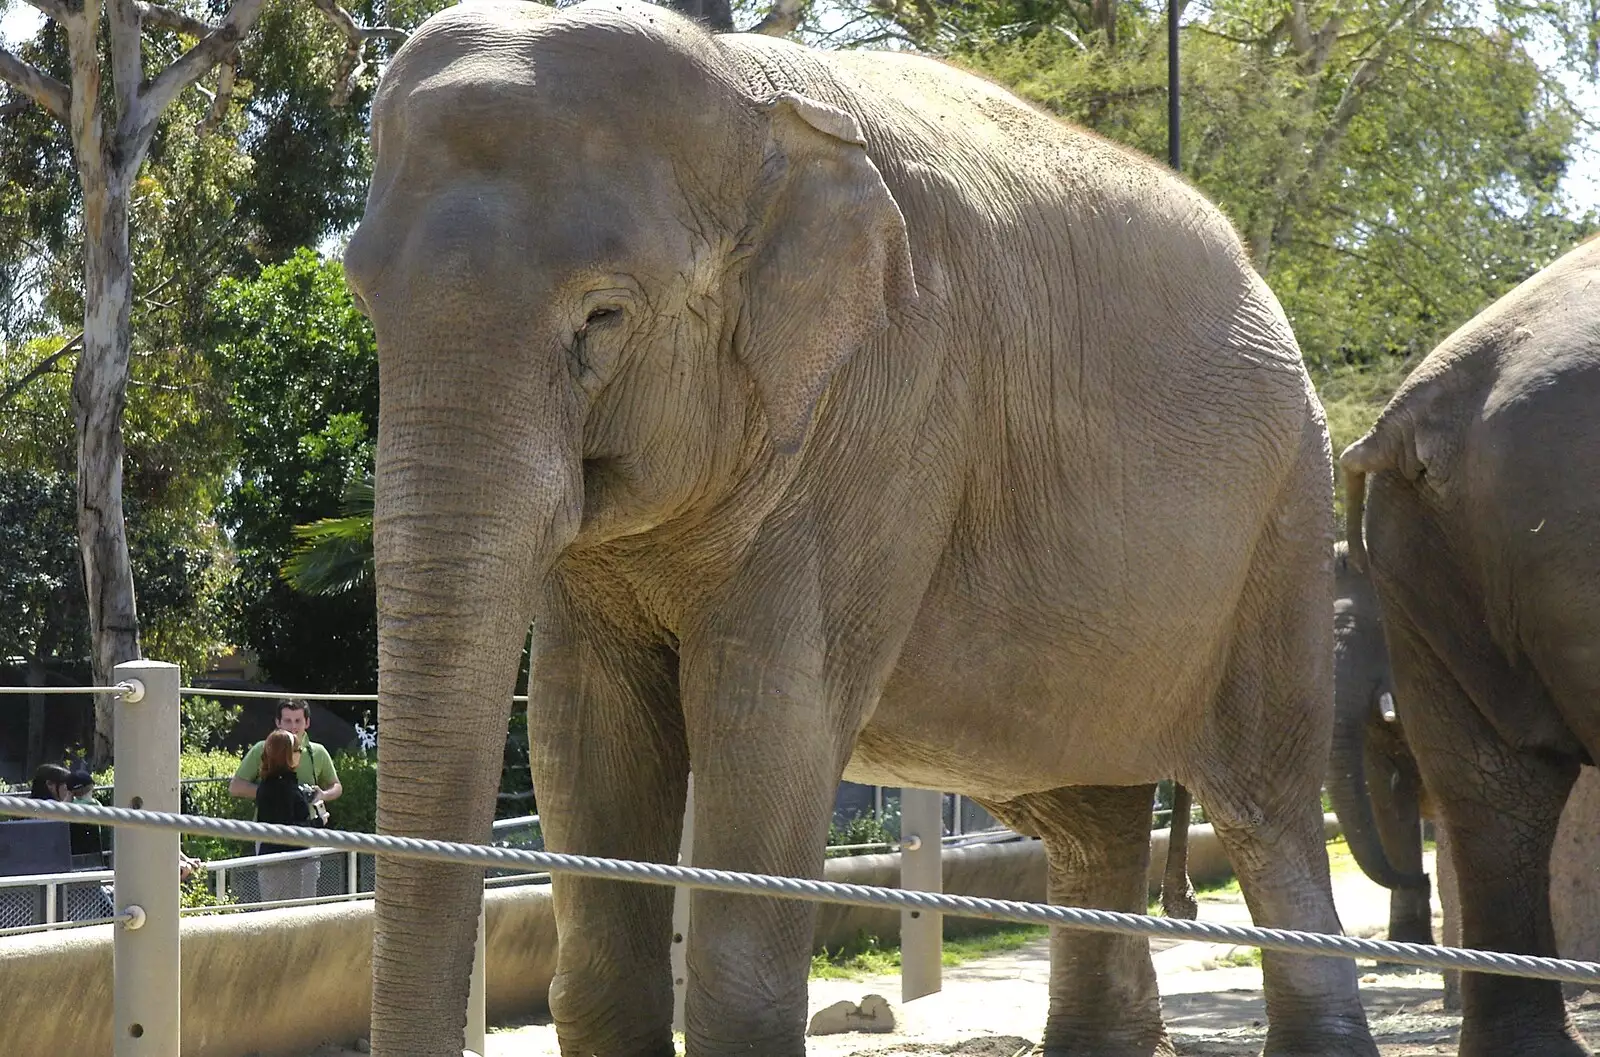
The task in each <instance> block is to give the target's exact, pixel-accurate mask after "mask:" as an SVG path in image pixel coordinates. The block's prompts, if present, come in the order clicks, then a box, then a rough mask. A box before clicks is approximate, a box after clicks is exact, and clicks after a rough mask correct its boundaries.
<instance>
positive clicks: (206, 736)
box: [180, 696, 244, 753]
mask: <svg viewBox="0 0 1600 1057" xmlns="http://www.w3.org/2000/svg"><path fill="white" fill-rule="evenodd" d="M180 707H181V708H182V711H183V715H182V724H183V726H182V739H183V751H184V752H185V753H212V752H218V751H220V750H221V749H222V743H223V739H224V738H226V737H227V736H228V735H229V734H231V733H232V732H233V728H234V725H235V724H236V723H238V722H239V714H240V713H241V712H243V711H244V708H243V706H242V705H230V704H228V703H227V702H226V701H223V700H220V699H218V698H211V697H195V696H189V697H185V698H184V699H183V701H182V704H181V705H180Z"/></svg>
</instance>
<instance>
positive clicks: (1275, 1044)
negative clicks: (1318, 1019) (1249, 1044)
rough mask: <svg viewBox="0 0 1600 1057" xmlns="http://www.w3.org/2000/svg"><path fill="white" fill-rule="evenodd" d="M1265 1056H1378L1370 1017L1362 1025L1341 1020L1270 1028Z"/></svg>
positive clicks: (1263, 1052)
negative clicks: (1317, 1024) (1322, 1025)
mask: <svg viewBox="0 0 1600 1057" xmlns="http://www.w3.org/2000/svg"><path fill="white" fill-rule="evenodd" d="M1261 1054H1262V1057H1378V1046H1377V1044H1376V1043H1374V1042H1373V1041H1372V1034H1371V1032H1369V1031H1368V1030H1367V1024H1366V1020H1365V1019H1363V1020H1362V1021H1361V1022H1360V1023H1359V1024H1357V1023H1351V1022H1350V1021H1347V1020H1340V1021H1338V1022H1337V1023H1334V1024H1331V1025H1328V1026H1327V1027H1323V1028H1318V1027H1314V1026H1307V1025H1300V1026H1297V1027H1295V1028H1294V1029H1290V1030H1286V1029H1283V1028H1281V1027H1277V1026H1270V1027H1269V1028H1268V1029H1267V1041H1266V1045H1265V1046H1263V1047H1262V1050H1261Z"/></svg>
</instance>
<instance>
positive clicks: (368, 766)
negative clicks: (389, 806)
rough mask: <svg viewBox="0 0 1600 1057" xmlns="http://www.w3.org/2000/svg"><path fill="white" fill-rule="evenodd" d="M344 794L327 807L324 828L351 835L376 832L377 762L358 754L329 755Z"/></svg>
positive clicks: (341, 753) (340, 753) (363, 754)
mask: <svg viewBox="0 0 1600 1057" xmlns="http://www.w3.org/2000/svg"><path fill="white" fill-rule="evenodd" d="M333 769H334V770H336V771H338V772H339V783H340V784H341V785H343V786H344V793H343V794H342V795H341V796H340V797H339V799H337V800H335V801H334V802H333V803H331V804H329V805H328V825H329V827H330V828H332V829H343V830H349V831H351V832H355V833H376V832H378V761H377V760H374V759H371V758H369V757H368V756H367V755H366V754H365V753H361V752H339V753H334V754H333Z"/></svg>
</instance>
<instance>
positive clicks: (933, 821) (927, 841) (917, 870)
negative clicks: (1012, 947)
mask: <svg viewBox="0 0 1600 1057" xmlns="http://www.w3.org/2000/svg"><path fill="white" fill-rule="evenodd" d="M943 834H944V794H943V793H939V792H936V791H934V790H931V789H901V790H900V887H901V888H909V889H915V890H917V891H922V892H940V891H943V890H944V868H943V865H942V864H941V863H940V861H939V853H940V851H941V850H942V849H943V847H944V841H943V840H942V839H941V838H942V837H943ZM943 954H944V915H943V914H940V913H938V912H937V911H932V910H902V911H901V912H900V1000H901V1001H902V1002H909V1001H911V1000H912V999H914V998H921V997H922V996H923V995H931V994H933V993H934V992H936V991H938V990H939V989H940V986H941V983H940V977H941V975H942V966H941V958H942V956H943Z"/></svg>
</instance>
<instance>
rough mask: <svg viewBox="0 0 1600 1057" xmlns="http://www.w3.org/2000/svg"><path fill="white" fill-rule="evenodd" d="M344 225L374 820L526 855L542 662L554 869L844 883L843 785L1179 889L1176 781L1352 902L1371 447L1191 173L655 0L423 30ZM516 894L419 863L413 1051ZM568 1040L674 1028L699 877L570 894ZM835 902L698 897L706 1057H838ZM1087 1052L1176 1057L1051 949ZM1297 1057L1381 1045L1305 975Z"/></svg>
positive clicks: (1334, 965) (1145, 970) (411, 961)
mask: <svg viewBox="0 0 1600 1057" xmlns="http://www.w3.org/2000/svg"><path fill="white" fill-rule="evenodd" d="M373 149H374V171H373V178H372V187H371V191H370V194H369V197H368V201H367V208H366V213H365V216H364V218H363V220H362V222H361V225H360V228H359V229H358V230H357V232H356V233H355V235H354V236H353V238H352V240H351V242H350V245H349V248H348V251H347V253H346V258H345V260H346V267H347V271H348V275H349V279H350V283H351V286H352V289H353V291H354V292H355V296H356V297H357V299H358V301H359V303H360V304H361V305H362V306H363V307H364V310H365V311H366V312H367V314H368V315H369V316H370V317H371V319H372V321H373V324H374V327H375V330H376V334H377V340H378V349H379V370H380V386H381V394H382V404H381V408H382V410H381V415H380V422H379V430H378V452H377V502H376V510H375V517H374V531H375V538H374V544H375V550H376V560H377V572H376V580H377V586H378V607H379V627H380V632H379V670H380V676H379V693H380V702H379V721H380V723H381V724H382V728H383V732H384V733H383V745H384V757H383V769H382V772H381V775H380V785H379V799H378V813H379V825H380V827H381V828H382V830H384V831H385V832H389V833H404V834H412V835H417V836H426V837H439V838H451V839H467V840H484V839H486V838H487V837H488V836H489V825H490V819H491V813H492V804H493V792H494V787H495V780H496V775H497V774H498V758H499V752H500V743H501V739H502V736H503V734H504V731H505V724H506V719H507V712H508V707H509V701H510V694H511V690H512V685H513V681H514V679H515V676H516V672H517V663H518V653H519V647H520V646H521V644H522V643H523V641H524V638H525V636H526V635H527V632H528V628H529V624H530V621H532V622H533V625H534V629H535V631H534V638H535V641H534V649H533V656H534V663H533V672H532V677H531V684H532V685H531V687H530V694H531V698H532V703H531V704H530V707H529V710H528V715H529V733H530V742H531V746H532V750H531V759H532V769H533V776H534V786H535V788H537V789H538V791H539V807H540V813H541V815H542V817H543V820H544V832H545V836H546V840H547V842H548V844H549V847H551V848H552V849H556V850H561V851H571V852H584V853H589V854H596V855H608V856H618V857H623V858H629V859H642V860H653V861H669V860H671V859H672V858H673V857H674V855H675V853H676V850H677V845H678V834H679V828H680V814H681V811H682V808H683V804H684V799H685V787H686V781H687V778H688V774H689V771H690V770H691V768H692V770H693V772H694V783H695V785H694V788H695V797H694V810H695V818H694V832H695V847H694V855H695V861H696V863H697V865H702V866H706V867H717V868H727V869H737V870H750V871H756V872H761V873H769V874H786V875H795V876H802V877H807V876H811V877H814V876H820V874H821V871H822V866H823V844H824V838H825V834H826V830H827V825H828V818H829V812H830V805H831V802H832V797H833V792H834V789H835V787H836V785H837V783H838V782H839V781H840V779H841V777H845V778H848V779H850V780H853V781H858V782H865V783H873V784H884V785H897V786H911V787H926V788H934V789H947V790H956V791H959V792H962V793H965V794H968V795H971V796H973V797H974V798H976V799H978V800H979V801H980V802H982V803H984V804H985V805H986V806H988V807H989V808H990V810H991V811H993V812H994V813H995V814H996V815H997V816H998V817H1000V818H1002V819H1004V820H1006V821H1008V822H1011V823H1012V824H1013V825H1016V826H1018V827H1019V828H1024V829H1027V830H1029V831H1031V832H1035V833H1038V834H1040V835H1041V836H1042V837H1043V840H1044V842H1045V844H1046V851H1047V854H1048V857H1049V860H1050V884H1049V894H1050V898H1051V899H1052V900H1055V901H1058V902H1062V903H1071V904H1077V905H1082V906H1092V907H1104V908H1115V909H1119V910H1126V911H1142V910H1143V909H1144V907H1145V895H1146V868H1147V863H1148V859H1149V850H1148V849H1149V841H1148V830H1149V825H1150V803H1151V798H1152V793H1153V787H1154V783H1155V782H1156V781H1158V780H1160V779H1162V778H1164V777H1167V776H1172V777H1174V778H1176V779H1177V780H1179V781H1181V782H1182V783H1184V784H1185V785H1187V786H1189V787H1190V788H1191V789H1193V790H1194V792H1195V794H1196V795H1197V796H1198V797H1199V798H1200V799H1201V800H1202V801H1203V802H1204V803H1205V804H1206V806H1207V809H1208V813H1209V815H1210V817H1211V818H1212V820H1213V821H1214V823H1215V824H1216V826H1217V829H1218V832H1219V833H1220V834H1221V836H1222V839H1223V840H1224V841H1225V843H1226V845H1227V847H1228V849H1229V850H1230V853H1231V855H1232V857H1233V860H1234V862H1235V864H1236V866H1237V868H1238V870H1239V873H1240V877H1241V883H1242V886H1243V890H1244V893H1245V896H1246V898H1247V900H1248V902H1249V905H1250V909H1251V911H1252V913H1253V915H1254V917H1255V919H1256V920H1257V921H1259V922H1261V923H1262V924H1267V925H1273V926H1283V927H1289V928H1299V929H1314V930H1320V931H1331V932H1337V931H1339V920H1338V917H1337V915H1336V913H1335V911H1334V906H1333V901H1332V898H1331V894H1330V888H1329V881H1328V864H1327V857H1326V852H1325V850H1324V847H1323V841H1322V823H1321V816H1320V807H1319V802H1318V790H1319V787H1320V785H1321V780H1322V774H1323V770H1324V767H1325V762H1326V760H1327V754H1328V748H1329V743H1330V739H1331V737H1332V723H1333V716H1332V656H1333V643H1332V631H1331V627H1330V626H1329V622H1328V619H1327V605H1328V600H1329V598H1330V597H1331V592H1332V583H1331V570H1330V565H1331V555H1332V544H1333V524H1332V517H1331V502H1330V499H1331V497H1330V484H1331V463H1332V459H1331V454H1330V452H1329V447H1328V440H1327V433H1326V428H1325V425H1324V421H1323V418H1322V412H1321V408H1320V405H1319V404H1318V402H1317V400H1316V396H1315V393H1314V391H1313V389H1312V387H1311V384H1310V380H1309V378H1308V376H1307V374H1306V371H1305V368H1304V365H1303V364H1302V362H1301V359H1300V356H1299V352H1298V349H1297V347H1296V345H1295V341H1294V337H1293V334H1292V333H1291V331H1290V328H1289V325H1288V323H1287V321H1286V320H1285V318H1284V315H1283V313H1282V311H1281V309H1280V308H1279V306H1278V304H1277V302H1276V300H1275V299H1274V298H1273V296H1272V294H1271V293H1270V291H1268V289H1267V288H1266V286H1265V285H1264V284H1263V283H1262V282H1261V280H1260V279H1259V278H1258V277H1257V276H1256V274H1255V272H1254V271H1253V270H1252V268H1251V266H1250V263H1249V261H1248V260H1247V259H1246V256H1245V254H1244V252H1243V250H1242V248H1241V246H1240V243H1239V240H1238V239H1237V237H1236V236H1235V233H1234V232H1233V230H1232V229H1231V228H1230V227H1229V225H1228V223H1227V222H1226V220H1224V218H1223V217H1222V215H1221V214H1220V213H1219V212H1218V211H1217V210H1216V209H1215V208H1213V207H1212V206H1211V205H1210V204H1209V203H1208V202H1207V201H1206V200H1205V199H1204V198H1203V197H1202V196H1201V195H1200V194H1199V193H1197V192H1196V191H1194V190H1193V189H1191V188H1189V187H1188V186H1186V185H1185V184H1184V183H1183V182H1182V181H1181V180H1179V179H1177V178H1175V177H1173V176H1172V175H1170V174H1169V173H1167V172H1166V171H1165V170H1164V169H1162V168H1161V167H1159V166H1158V165H1156V164H1154V163H1152V162H1149V161H1148V160H1145V159H1142V158H1140V157H1137V156H1135V155H1133V154H1131V153H1129V152H1127V151H1124V150H1122V149H1120V148H1117V147H1114V146H1112V145H1111V144H1108V143H1105V142H1103V141H1101V140H1098V139H1095V138H1094V137H1091V136H1089V135H1086V134H1084V133H1081V132H1077V131H1075V130H1072V129H1070V128H1068V127H1065V126H1062V125H1060V124H1058V123H1056V122H1055V121H1053V120H1051V119H1050V118H1049V117H1047V116H1045V115H1043V114H1041V113H1039V112H1037V111H1035V110H1033V109H1030V108H1029V107H1027V106H1024V105H1022V104H1021V103H1019V102H1018V101H1017V100H1016V99H1014V98H1013V97H1011V96H1010V95H1008V94H1006V93H1005V92H1004V91H1002V90H1000V89H999V88H996V87H994V86H992V85H990V84H988V83H986V82H984V81H982V80H980V79H978V78H976V77H973V76H970V75H967V74H965V73H961V72H959V71H957V70H954V69H952V68H950V67H947V66H944V65H942V64H939V63H937V62H934V61H931V60H928V59H924V58H919V57H914V56H911V55H905V54H886V53H885V54H872V53H838V54H828V53H819V52H813V51H810V50H807V49H805V48H802V47H799V46H797V45H793V44H790V43H787V42H783V41H777V40H772V39H769V38H764V37H744V36H726V37H716V38H713V37H712V36H710V35H708V34H706V33H704V32H703V31H702V30H700V29H699V28H697V27H696V26H695V25H693V24H691V23H690V22H687V21H684V20H682V19H680V18H679V17H677V16H675V15H672V14H670V13H668V12H666V11H664V10H662V9H660V8H657V7H652V6H649V5H646V4H640V3H635V2H631V0H606V2H603V3H596V2H591V3H584V4H580V5H578V6H576V7H572V8H568V9H564V10H562V11H560V12H552V11H550V10H549V9H546V8H541V7H537V6H534V5H517V4H504V3H476V4H465V5H460V6H457V7H452V8H449V9H447V10H445V11H443V12H441V13H440V14H438V15H436V16H434V17H433V18H431V19H430V20H429V21H428V22H427V23H426V24H425V25H424V26H423V27H422V28H421V29H420V30H419V31H418V32H417V33H416V34H415V35H414V36H413V37H412V38H411V39H410V41H409V42H408V43H407V44H406V45H405V46H404V47H403V48H402V49H401V51H400V52H399V53H398V54H397V55H396V57H395V58H394V60H393V62H392V64H391V65H390V67H389V69H388V71H387V72H386V74H385V76H384V79H383V82H382V84H381V85H380V87H379V90H378V94H377V97H376V100H375V102H374V107H373ZM480 890H481V882H480V877H479V875H478V874H477V873H476V872H473V871H469V870H465V869H459V868H447V867H440V866H434V865H424V864H418V863H414V862H405V861H397V860H391V859H385V860H382V861H381V862H380V865H379V873H378V883H377V903H376V925H375V942H374V950H373V963H374V991H373V1028H372V1045H373V1052H374V1053H376V1054H378V1055H380V1057H400V1055H404V1057H443V1055H444V1054H446V1053H458V1052H459V1051H460V1048H461V1031H462V1025H463V1010H464V1008H465V1002H466V996H467V976H468V966H469V964H470V962H471V957H472V923H473V920H474V915H475V914H476V908H477V901H478V898H479V893H480ZM553 898H554V902H555V910H556V919H557V925H558V931H559V934H560V951H559V960H558V965H557V970H556V978H555V982H554V983H553V984H552V986H551V990H550V1009H551V1013H552V1016H553V1018H554V1021H555V1024H556V1028H557V1031H558V1034H559V1036H560V1039H561V1047H562V1052H563V1053H564V1054H567V1055H571V1057H579V1055H589V1054H604V1055H619V1057H620V1055H637V1054H650V1055H661V1057H666V1055H669V1054H671V1053H672V1049H673V1042H672V1034H671V1019H672V985H671V977H670V972H669V948H670V945H671V940H672V929H671V904H672V896H671V892H670V891H669V890H667V889H665V888H661V887H654V886H647V885H635V884H624V883H620V882H610V881H598V880H591V879H582V878H575V877H571V876H558V877H557V879H556V882H555V885H554V891H553ZM814 916H815V914H814V908H813V906H811V905H809V904H805V903H799V902H793V901H788V900H779V899H771V898H753V897H750V896H746V895H733V894H721V893H711V892H704V891H700V892H696V893H695V894H694V898H693V901H692V926H691V930H690V935H689V938H688V983H687V986H688V996H687V1012H686V1017H687V1046H688V1051H689V1053H691V1054H695V1055H706V1057H710V1055H717V1054H725V1053H728V1054H731V1053H739V1054H746V1053H760V1054H763V1055H768V1057H783V1055H798V1054H801V1053H803V1052H804V1033H805V1029H806V1012H807V1009H806V982H807V969H808V964H809V952H810V947H811V935H812V924H813V920H814ZM1052 963H1053V968H1052V977H1051V984H1050V1008H1049V1013H1048V1020H1047V1023H1046V1027H1045V1036H1044V1045H1045V1048H1046V1050H1047V1051H1048V1052H1050V1053H1053V1054H1068V1053H1073V1054H1076V1053H1095V1054H1100V1055H1139V1057H1146V1055H1150V1054H1170V1053H1171V1052H1172V1047H1171V1044H1170V1041H1169V1040H1168V1037H1167V1035H1166V1031H1165V1027H1164V1025H1163V1023H1162V1019H1161V1011H1160V1004H1159V999H1158V995H1157V992H1156V977H1155V972H1154V969H1153V967H1152V964H1151V960H1150V954H1149V950H1148V946H1147V944H1146V943H1145V942H1144V941H1143V940H1139V939H1135V938H1128V937H1121V936H1112V935H1103V934H1090V933H1084V932H1080V931H1060V932H1059V933H1058V934H1057V935H1056V936H1055V937H1054V939H1053V949H1052ZM1264 969H1265V976H1266V985H1265V986H1266V994H1267V1006H1268V1010H1269V1017H1270V1027H1269V1033H1268V1039H1267V1044H1266V1048H1267V1052H1268V1053H1269V1054H1272V1055H1284V1057H1287V1055H1311V1054H1317V1055H1320V1057H1328V1055H1350V1054H1365V1055H1372V1054H1375V1053H1376V1050H1375V1048H1374V1047H1373V1045H1372V1042H1371V1038H1370V1036H1369V1033H1368V1030H1367V1026H1366V1020H1365V1016H1364V1014H1363V1012H1362V1009H1361V1006H1360V1003H1359V1001H1358V998H1357V993H1356V975H1355V968H1354V965H1353V963H1352V962H1351V961H1349V960H1348V959H1328V958H1314V957H1305V956H1286V955H1281V954H1277V953H1270V954H1268V955H1267V956H1266V958H1265V965H1264Z"/></svg>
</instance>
